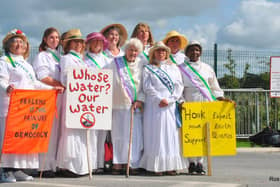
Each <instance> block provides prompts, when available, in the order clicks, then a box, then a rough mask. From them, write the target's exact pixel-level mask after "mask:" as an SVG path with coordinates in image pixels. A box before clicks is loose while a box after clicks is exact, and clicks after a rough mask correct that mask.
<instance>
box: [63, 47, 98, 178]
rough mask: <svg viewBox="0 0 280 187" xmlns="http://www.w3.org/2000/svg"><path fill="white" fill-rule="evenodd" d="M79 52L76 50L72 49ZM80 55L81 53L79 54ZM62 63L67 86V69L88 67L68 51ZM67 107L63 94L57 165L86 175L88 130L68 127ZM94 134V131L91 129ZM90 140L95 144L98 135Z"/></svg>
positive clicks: (93, 152)
mask: <svg viewBox="0 0 280 187" xmlns="http://www.w3.org/2000/svg"><path fill="white" fill-rule="evenodd" d="M70 52H74V53H76V54H77V52H75V51H70ZM78 55H79V56H80V57H81V55H80V54H78ZM60 64H61V75H60V80H61V83H62V84H63V85H64V86H65V87H67V85H66V84H67V70H68V69H69V68H75V67H77V68H78V67H79V68H80V67H87V65H86V64H85V62H84V61H83V60H81V59H80V58H78V57H76V56H74V55H72V54H70V53H68V54H67V55H64V56H62V57H61V59H60ZM65 108H66V94H64V95H63V103H62V120H61V136H60V139H59V145H58V152H57V165H58V167H59V168H63V169H68V170H70V171H72V172H73V173H75V174H78V175H84V174H88V162H87V141H86V140H87V132H86V130H84V129H70V128H66V124H65V110H63V109H65ZM90 133H91V134H92V132H91V131H90ZM90 137H91V138H90V142H91V144H92V145H93V146H94V145H95V143H94V142H96V136H90ZM94 150H96V148H95V147H91V152H90V158H91V161H92V162H91V168H92V169H96V168H97V166H96V162H94V160H96V158H94V156H95V155H96V152H95V151H94Z"/></svg>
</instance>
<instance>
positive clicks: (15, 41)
mask: <svg viewBox="0 0 280 187" xmlns="http://www.w3.org/2000/svg"><path fill="white" fill-rule="evenodd" d="M9 50H10V52H11V53H12V54H14V55H23V54H24V53H25V51H26V43H25V42H24V41H23V40H22V39H21V38H20V37H15V38H12V43H11V45H10V49H9Z"/></svg>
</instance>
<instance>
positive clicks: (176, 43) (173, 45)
mask: <svg viewBox="0 0 280 187" xmlns="http://www.w3.org/2000/svg"><path fill="white" fill-rule="evenodd" d="M166 45H167V46H168V47H169V48H170V49H171V53H172V54H175V53H177V52H178V51H179V50H180V45H181V42H180V38H179V37H177V36H175V37H171V38H169V39H168V40H167V43H166Z"/></svg>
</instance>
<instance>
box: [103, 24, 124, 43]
mask: <svg viewBox="0 0 280 187" xmlns="http://www.w3.org/2000/svg"><path fill="white" fill-rule="evenodd" d="M113 27H117V28H118V29H119V30H120V33H119V35H120V41H119V47H121V46H123V44H124V43H125V41H126V39H127V31H126V29H125V27H124V26H123V25H122V24H119V23H113V24H111V25H107V26H106V27H104V28H103V29H101V31H100V33H101V34H103V35H104V36H105V33H106V32H108V31H109V29H111V28H113ZM105 37H106V36H105Z"/></svg>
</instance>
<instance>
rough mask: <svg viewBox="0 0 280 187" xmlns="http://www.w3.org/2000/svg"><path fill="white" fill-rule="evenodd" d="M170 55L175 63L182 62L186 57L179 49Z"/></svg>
mask: <svg viewBox="0 0 280 187" xmlns="http://www.w3.org/2000/svg"><path fill="white" fill-rule="evenodd" d="M171 56H172V58H173V59H174V61H175V62H176V64H177V65H179V64H182V63H184V60H185V58H186V56H185V55H184V53H182V52H181V51H180V50H179V51H178V52H177V53H175V54H171ZM172 62H173V60H172ZM173 63H174V62H173Z"/></svg>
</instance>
